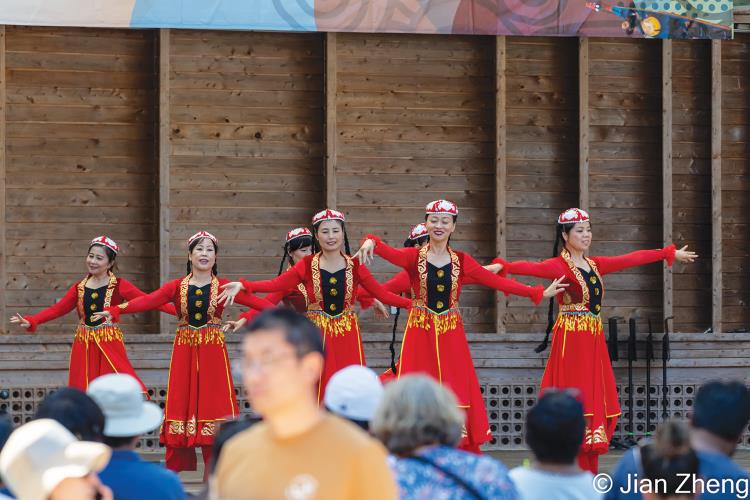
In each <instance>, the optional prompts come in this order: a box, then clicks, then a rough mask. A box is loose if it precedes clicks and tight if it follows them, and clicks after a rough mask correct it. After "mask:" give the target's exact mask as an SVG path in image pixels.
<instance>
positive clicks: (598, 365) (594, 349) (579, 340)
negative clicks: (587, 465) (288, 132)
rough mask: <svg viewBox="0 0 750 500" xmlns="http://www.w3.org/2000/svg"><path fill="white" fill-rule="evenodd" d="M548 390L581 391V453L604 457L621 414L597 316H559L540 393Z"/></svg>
mask: <svg viewBox="0 0 750 500" xmlns="http://www.w3.org/2000/svg"><path fill="white" fill-rule="evenodd" d="M547 387H556V388H575V389H578V390H579V391H580V398H581V400H582V402H583V411H584V414H585V416H586V431H585V436H584V442H583V445H582V447H581V452H582V453H589V454H598V455H601V454H604V453H607V451H608V450H609V441H610V439H611V438H612V433H613V432H614V428H615V425H614V424H615V422H616V419H617V417H618V416H619V415H620V413H621V412H620V403H619V401H618V398H617V386H616V385H615V376H614V373H613V372H612V364H611V363H610V361H609V352H608V351H607V343H606V342H605V340H604V332H603V329H602V320H601V318H600V317H599V316H595V315H593V314H590V313H577V312H576V313H572V312H571V313H560V314H559V315H558V317H557V322H556V323H555V326H554V329H553V337H552V349H551V351H550V355H549V359H548V360H547V366H546V368H545V369H544V376H543V377H542V385H541V390H542V392H543V391H544V389H545V388H547Z"/></svg>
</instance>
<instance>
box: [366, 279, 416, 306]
mask: <svg viewBox="0 0 750 500" xmlns="http://www.w3.org/2000/svg"><path fill="white" fill-rule="evenodd" d="M381 286H382V287H383V288H385V289H386V290H388V291H389V292H391V293H395V294H396V295H401V294H404V293H408V292H410V291H411V280H410V279H409V273H408V272H406V271H401V272H399V273H398V274H396V275H395V276H394V277H393V278H391V279H389V280H388V281H386V282H385V283H383V284H382V285H381ZM357 300H359V301H360V305H361V306H362V307H363V308H365V309H367V308H368V307H370V305H372V295H370V293H369V292H368V291H367V290H365V289H364V288H362V287H359V291H358V292H357ZM363 301H366V303H367V306H365V305H364V303H363Z"/></svg>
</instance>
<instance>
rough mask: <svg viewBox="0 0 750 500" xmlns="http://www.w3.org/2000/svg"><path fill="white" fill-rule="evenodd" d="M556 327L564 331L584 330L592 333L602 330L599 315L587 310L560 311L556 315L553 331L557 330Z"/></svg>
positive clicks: (595, 333)
mask: <svg viewBox="0 0 750 500" xmlns="http://www.w3.org/2000/svg"><path fill="white" fill-rule="evenodd" d="M558 329H562V330H564V331H566V332H572V331H586V332H591V333H592V334H594V335H599V334H602V333H603V332H604V329H603V326H602V318H601V316H599V315H598V314H593V313H590V312H588V311H587V312H585V313H564V312H561V313H560V314H558V315H557V321H555V327H554V331H557V330H558Z"/></svg>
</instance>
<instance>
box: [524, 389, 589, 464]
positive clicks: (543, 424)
mask: <svg viewBox="0 0 750 500" xmlns="http://www.w3.org/2000/svg"><path fill="white" fill-rule="evenodd" d="M585 428H586V420H585V418H584V416H583V405H582V404H581V402H580V401H578V400H577V399H576V398H574V397H573V396H572V395H570V394H567V393H565V392H560V391H550V390H547V391H546V392H545V393H544V394H543V395H542V397H541V398H539V401H538V402H537V403H536V404H535V405H534V406H533V407H532V408H531V410H529V412H528V413H527V414H526V444H528V445H529V447H530V448H531V451H532V452H533V453H534V456H535V457H536V459H537V460H539V461H540V462H542V463H550V464H572V463H573V462H574V461H575V459H576V455H578V450H579V448H580V447H581V443H582V442H583V432H584V429H585Z"/></svg>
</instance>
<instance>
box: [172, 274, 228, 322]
mask: <svg viewBox="0 0 750 500" xmlns="http://www.w3.org/2000/svg"><path fill="white" fill-rule="evenodd" d="M192 277H193V273H190V274H188V275H187V276H185V277H184V278H182V281H180V310H179V311H178V314H179V315H180V318H179V323H178V325H179V326H186V325H188V323H189V321H188V317H189V313H190V311H189V310H188V289H189V288H190V278H192ZM208 295H209V298H208V318H206V321H207V324H210V323H221V318H217V317H216V307H217V302H216V301H217V298H218V296H219V278H217V277H216V276H214V275H211V289H210V291H209V292H208Z"/></svg>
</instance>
